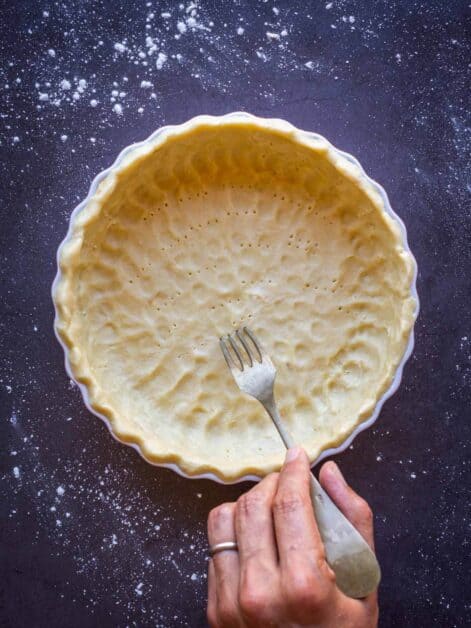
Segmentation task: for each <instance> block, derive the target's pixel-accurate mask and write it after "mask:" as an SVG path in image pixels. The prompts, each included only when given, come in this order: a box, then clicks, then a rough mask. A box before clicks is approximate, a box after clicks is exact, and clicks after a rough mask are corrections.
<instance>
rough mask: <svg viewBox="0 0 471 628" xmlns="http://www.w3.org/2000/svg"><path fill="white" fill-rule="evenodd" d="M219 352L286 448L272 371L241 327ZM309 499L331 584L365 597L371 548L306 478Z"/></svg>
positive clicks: (371, 586) (374, 573)
mask: <svg viewBox="0 0 471 628" xmlns="http://www.w3.org/2000/svg"><path fill="white" fill-rule="evenodd" d="M219 342H220V346H221V350H222V353H223V355H224V357H225V359H226V362H227V365H228V367H229V369H230V370H231V373H232V375H233V376H234V379H235V381H236V383H237V385H238V386H239V388H240V390H242V392H244V393H247V394H248V395H251V396H252V397H255V399H258V401H260V403H261V404H262V405H263V407H264V408H265V410H266V411H267V412H268V414H269V415H270V418H271V419H272V421H273V423H274V424H275V427H276V429H277V430H278V433H279V434H280V436H281V440H282V441H283V443H284V444H285V446H286V448H287V449H288V448H290V447H294V446H295V442H294V440H293V437H292V436H291V434H290V433H289V431H288V430H287V429H286V427H285V426H284V425H283V423H282V421H281V417H280V415H279V412H278V409H277V406H276V402H275V395H274V391H273V388H274V383H275V377H276V368H275V366H274V365H273V363H272V361H271V360H270V358H269V356H268V355H267V353H266V352H265V351H264V350H263V349H262V346H261V344H260V342H259V341H258V340H257V339H256V338H255V336H254V334H253V333H252V332H251V331H250V329H248V328H247V327H243V328H242V330H240V329H238V330H236V332H235V336H232V335H231V334H228V335H227V336H223V337H221V338H220V340H219ZM311 498H312V503H313V507H314V513H315V516H316V520H317V524H318V527H319V532H320V534H321V538H322V541H323V543H324V547H325V553H326V559H327V562H328V563H329V565H330V567H331V568H332V570H333V571H334V573H335V575H336V582H337V586H338V587H339V588H340V589H341V591H343V592H344V593H345V594H346V595H348V596H349V597H352V598H362V597H366V596H367V595H368V594H369V593H371V592H372V591H374V590H375V589H376V587H377V586H378V584H379V581H380V578H381V572H380V568H379V565H378V561H377V560H376V556H375V554H374V552H373V550H372V549H371V548H370V546H369V545H368V543H367V542H366V541H365V539H364V538H363V537H362V536H361V534H360V533H359V532H358V530H357V529H356V528H354V527H353V525H352V524H351V523H350V521H348V519H347V518H346V517H345V516H344V515H343V514H342V513H341V512H340V510H339V509H338V508H337V506H336V505H335V504H334V502H333V501H332V500H331V499H330V497H329V495H328V494H327V493H326V492H325V491H324V489H323V488H322V486H321V485H320V484H319V482H318V481H317V479H316V478H315V476H314V474H311Z"/></svg>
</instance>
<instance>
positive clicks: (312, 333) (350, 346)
mask: <svg viewBox="0 0 471 628" xmlns="http://www.w3.org/2000/svg"><path fill="white" fill-rule="evenodd" d="M59 267H60V273H59V277H58V280H57V281H56V284H55V287H54V302H55V306H56V312H57V316H56V331H57V332H58V334H59V336H60V338H61V340H62V342H63V343H64V345H65V347H66V353H67V357H68V361H69V365H70V369H71V371H72V373H73V376H74V378H75V379H76V380H77V381H78V382H80V383H81V384H83V385H84V386H85V387H86V390H87V394H88V401H89V404H90V406H91V408H92V409H93V411H95V412H96V413H98V414H99V415H101V416H103V417H105V418H106V419H107V420H108V421H109V423H110V424H111V429H112V431H113V432H114V434H115V435H116V436H117V437H118V438H119V440H121V441H124V442H127V443H134V444H137V445H138V446H139V448H140V450H141V452H142V454H143V455H144V457H145V458H146V459H147V460H148V461H150V462H153V463H176V464H177V465H178V467H179V468H180V469H182V470H183V471H184V472H185V473H186V474H188V475H197V474H201V473H208V472H209V473H214V474H215V475H216V476H217V477H219V478H220V479H222V480H224V481H231V480H235V479H237V478H240V477H241V476H244V475H247V474H255V475H259V476H260V475H263V474H266V473H267V472H269V471H271V470H273V469H276V468H278V467H279V466H280V464H281V462H282V459H283V446H282V443H281V441H280V439H279V436H278V434H277V432H276V430H275V429H274V428H273V426H272V424H271V422H270V419H269V418H268V416H267V415H266V413H265V411H264V410H263V408H262V406H261V405H260V404H259V403H258V402H257V401H255V400H253V399H251V398H249V397H247V396H245V395H243V394H242V393H240V391H239V390H238V388H237V387H236V385H235V384H234V381H233V379H232V377H231V375H230V373H229V371H228V369H227V367H226V364H225V362H224V359H223V356H222V355H221V353H220V349H219V345H218V337H219V336H220V335H221V334H223V333H226V332H230V331H231V330H234V329H235V328H237V327H239V326H240V325H244V324H249V325H250V327H251V328H252V330H253V331H254V332H255V334H256V335H257V336H259V337H260V339H261V340H262V342H263V343H264V345H265V347H266V348H267V350H268V351H269V353H270V354H271V356H272V359H273V361H274V362H275V364H276V366H277V368H278V376H277V384H276V395H277V399H278V402H279V406H280V411H281V415H282V417H283V418H284V421H285V422H286V424H287V425H288V427H289V429H290V430H291V432H292V433H293V435H294V438H295V439H296V441H297V442H299V443H302V445H303V446H304V447H305V448H306V450H307V451H308V453H309V456H310V458H311V460H315V459H316V458H317V457H318V456H319V455H320V454H321V452H322V451H323V450H325V449H327V448H331V447H334V446H336V445H339V444H340V443H341V442H343V441H344V440H345V439H346V438H348V436H349V435H350V434H351V433H352V432H353V431H354V430H355V428H356V427H357V426H358V425H359V424H360V423H361V422H363V421H365V419H366V418H367V417H368V416H370V415H371V414H372V412H373V410H374V409H375V406H376V404H377V402H378V400H380V398H381V397H382V395H383V394H384V393H385V392H386V390H387V389H388V387H390V385H391V382H392V380H393V378H394V375H395V372H396V369H397V367H398V365H399V364H400V362H401V359H402V357H403V354H404V352H405V349H406V346H407V342H408V339H409V335H410V333H411V328H412V326H413V322H414V317H415V313H416V306H417V303H416V300H415V298H414V296H413V292H412V284H413V277H414V269H415V265H414V260H413V258H412V256H411V254H410V253H409V251H408V249H407V248H406V246H405V242H404V238H403V235H402V233H401V230H400V228H399V225H398V222H397V221H396V220H395V219H394V217H393V216H392V215H390V214H389V213H388V212H387V210H386V208H385V201H384V197H383V196H382V195H381V194H380V192H379V191H378V186H375V185H374V184H373V182H371V180H369V179H368V178H367V177H366V175H365V174H364V173H363V171H362V170H361V168H360V167H359V165H358V164H357V163H356V162H354V161H353V160H351V159H349V158H348V156H345V155H344V154H342V153H340V152H339V151H337V150H336V149H334V148H333V147H332V146H331V145H330V144H329V143H328V142H326V141H325V140H324V139H323V138H321V137H320V136H317V135H314V134H310V133H306V132H302V131H299V130H297V129H295V128H294V127H292V126H291V125H289V124H287V123H285V122H282V121H275V120H263V119H260V118H254V117H252V116H248V115H246V116H223V117H221V118H212V117H209V116H201V117H198V118H195V119H194V120H192V121H190V122H189V123H186V124H184V125H181V126H178V127H167V128H164V129H163V130H161V131H160V132H159V133H157V134H155V135H154V136H153V137H152V138H151V139H150V140H149V141H147V142H144V143H142V144H140V145H136V146H135V147H133V148H132V149H131V150H130V151H128V152H127V153H126V155H125V156H124V157H121V158H120V159H118V162H117V163H116V164H115V166H114V167H113V168H111V169H110V171H109V173H108V174H107V176H106V177H105V178H104V179H103V180H102V181H101V183H100V185H99V186H98V188H97V189H96V191H95V193H93V194H92V196H91V197H90V198H89V199H88V200H87V202H86V204H85V205H84V207H83V208H81V209H80V211H78V212H77V213H75V215H74V216H73V219H72V221H71V227H70V230H69V234H68V236H67V238H66V240H65V241H64V243H63V245H62V247H61V249H60V254H59Z"/></svg>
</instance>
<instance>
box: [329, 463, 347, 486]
mask: <svg viewBox="0 0 471 628" xmlns="http://www.w3.org/2000/svg"><path fill="white" fill-rule="evenodd" d="M329 465H330V467H331V469H332V471H333V472H334V474H335V475H336V476H337V477H338V479H339V480H340V481H341V482H343V483H344V484H346V481H345V478H344V477H343V473H342V472H341V471H340V469H339V467H338V465H337V464H336V463H335V462H334V461H333V460H330V462H329Z"/></svg>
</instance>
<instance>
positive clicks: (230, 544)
mask: <svg viewBox="0 0 471 628" xmlns="http://www.w3.org/2000/svg"><path fill="white" fill-rule="evenodd" d="M238 549H239V548H238V547H237V543H236V542H235V541H224V543H216V544H215V545H211V547H210V548H209V555H210V556H211V558H212V557H213V556H215V555H216V554H219V552H227V551H232V552H237V551H238Z"/></svg>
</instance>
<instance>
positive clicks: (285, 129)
mask: <svg viewBox="0 0 471 628" xmlns="http://www.w3.org/2000/svg"><path fill="white" fill-rule="evenodd" d="M247 124H249V125H251V126H252V125H253V127H254V128H258V129H262V130H263V129H266V130H268V131H276V132H279V133H282V134H285V135H286V136H289V138H290V139H291V140H292V141H294V142H296V143H299V144H302V145H303V146H307V147H309V148H310V149H312V150H314V151H319V152H322V154H323V157H324V158H326V159H327V160H328V161H329V162H330V163H331V164H333V165H334V166H335V168H336V169H337V170H338V171H339V172H341V174H342V175H343V176H344V177H347V178H348V179H350V180H351V181H353V182H354V183H355V185H358V186H359V187H361V188H362V189H363V191H364V192H365V193H366V194H367V195H368V197H369V199H370V201H372V202H373V203H374V205H375V208H376V209H377V210H378V211H379V212H380V213H382V214H383V219H384V220H385V221H386V222H388V223H389V226H390V228H391V232H392V233H393V234H394V237H395V240H396V242H395V245H396V247H397V249H398V251H400V255H401V256H403V259H404V260H405V261H406V262H407V268H408V273H409V279H410V296H411V298H412V300H413V303H414V304H415V307H414V308H413V311H410V312H409V315H408V316H405V318H404V320H402V321H401V323H402V325H401V332H402V340H403V346H404V351H403V354H402V358H401V359H400V361H398V362H397V363H391V364H390V367H389V369H388V372H386V373H385V375H384V378H383V385H382V386H381V387H380V389H379V391H378V394H376V395H375V396H374V398H371V399H369V400H368V401H367V402H365V404H364V405H363V406H362V411H361V413H360V414H359V415H358V420H357V424H356V427H355V429H354V430H353V431H350V433H349V434H340V435H339V436H338V438H336V439H334V440H333V441H332V442H331V443H329V445H328V446H327V447H326V448H325V449H324V450H323V451H322V453H321V454H320V455H319V456H318V457H317V459H316V460H313V461H312V462H313V463H315V462H318V461H320V460H321V459H322V458H325V457H326V456H329V455H332V454H335V453H338V452H340V451H342V450H343V449H345V448H346V447H348V445H349V444H350V443H351V442H352V440H353V439H354V438H355V436H356V435H357V434H358V433H359V432H360V431H362V430H363V429H365V428H366V427H369V426H370V425H371V424H372V423H373V422H374V421H375V420H376V418H377V417H378V415H379V412H380V410H381V407H382V404H383V403H384V401H385V400H386V399H387V398H388V397H390V396H391V395H392V394H393V393H394V392H395V390H396V389H397V388H398V386H399V383H400V380H401V376H402V369H403V367H404V364H405V362H406V361H407V359H408V357H409V356H410V354H411V352H412V349H413V343H414V338H413V324H414V321H415V319H416V317H417V314H418V297H417V292H416V276H417V267H416V263H415V260H414V257H413V255H412V253H411V252H410V249H409V247H408V244H407V236H406V231H405V227H404V225H403V223H402V221H401V220H400V219H399V218H398V216H397V215H396V214H395V213H394V212H393V210H392V209H391V207H390V204H389V201H388V198H387V195H386V193H385V192H384V190H383V188H382V187H381V186H379V185H378V184H377V183H376V182H374V181H372V180H371V179H370V178H369V177H367V175H366V174H365V172H364V171H363V169H362V168H361V166H360V164H359V163H358V162H357V161H356V160H355V159H354V158H353V157H352V156H350V155H348V154H347V153H344V152H342V151H339V150H338V149H336V148H335V147H333V146H332V145H331V144H330V143H329V142H328V141H327V140H326V139H325V138H323V137H322V136H320V135H318V134H314V133H310V132H307V131H302V130H299V129H297V128H295V127H294V126H292V125H291V124H289V123H288V122H285V121H283V120H278V119H263V118H258V117H255V116H252V115H250V114H246V113H239V112H236V113H232V114H228V115H225V116H220V117H215V116H197V117H195V118H193V119H191V120H189V121H188V122H186V123H184V124H181V125H175V126H167V127H162V128H161V129H159V130H157V131H156V132H155V133H153V134H152V135H151V136H150V137H149V138H148V139H147V140H145V141H143V142H141V143H137V144H133V145H131V146H129V147H128V148H126V149H125V150H123V151H122V152H121V154H120V155H119V157H118V158H117V160H116V161H115V163H114V164H113V166H111V168H109V169H108V170H105V171H104V172H102V173H101V174H99V175H98V176H97V177H96V178H95V180H94V181H93V183H92V185H91V187H90V191H89V194H88V196H87V198H86V199H85V200H84V201H83V202H82V203H80V205H79V206H78V207H77V208H76V209H75V210H74V212H73V213H72V216H71V219H70V225H69V230H68V233H67V236H66V237H65V239H64V241H63V242H62V244H61V245H60V247H59V250H58V254H57V263H58V272H57V275H56V278H55V280H54V283H53V289H52V296H53V302H54V306H55V312H56V316H55V322H54V328H55V332H56V335H57V337H58V339H59V341H60V343H61V345H62V346H63V348H64V352H65V359H66V370H67V372H68V373H69V375H70V377H71V378H72V379H74V380H75V381H76V382H77V384H78V385H79V387H80V390H81V392H82V395H83V398H84V401H85V404H86V405H87V407H88V408H89V410H90V411H91V412H93V413H94V414H96V415H97V416H99V417H100V418H102V419H103V420H104V421H105V423H106V424H107V426H108V428H109V429H110V431H111V433H112V435H113V436H114V437H115V438H116V439H117V440H119V441H120V442H122V443H126V444H128V445H131V446H133V447H135V448H136V449H137V451H139V453H140V454H141V455H142V456H143V457H144V458H145V459H146V460H147V461H148V462H150V463H151V464H156V465H158V466H165V467H169V468H172V469H173V470H175V471H177V472H179V473H180V474H182V475H184V476H185V477H192V478H201V477H204V478H209V479H213V480H216V481H222V482H225V483H230V482H236V481H242V480H246V479H257V478H258V477H260V476H261V475H264V474H265V473H268V472H269V471H271V470H273V469H272V467H269V466H266V467H263V465H259V466H258V467H257V468H256V469H254V468H247V467H240V468H235V467H234V466H233V467H232V468H221V467H219V466H218V467H216V466H214V465H211V464H201V462H197V463H195V461H193V460H191V459H189V458H188V457H186V456H185V455H182V454H181V453H178V452H171V451H167V452H159V453H156V452H155V451H153V450H152V449H150V448H149V447H148V445H147V443H146V440H145V438H143V435H142V434H141V433H139V431H136V430H135V429H133V426H132V425H131V423H130V422H129V421H128V420H127V419H126V417H123V416H121V415H119V414H118V413H117V412H116V410H115V408H113V406H112V405H111V404H110V403H107V402H105V401H104V394H103V391H102V389H101V388H100V386H99V384H98V382H97V381H96V378H94V376H93V374H92V372H91V370H90V369H89V366H88V361H87V357H86V356H84V355H83V354H82V352H81V350H80V347H78V346H76V344H75V343H74V340H73V337H72V335H71V333H70V323H71V317H72V312H71V308H70V302H71V297H70V295H71V290H72V280H71V278H72V276H73V273H74V269H75V267H76V264H77V261H78V259H79V256H80V251H81V247H82V244H83V234H84V228H85V227H86V225H87V224H88V223H89V222H90V221H93V220H94V219H95V217H96V216H97V215H98V214H99V212H100V211H101V209H102V207H103V205H104V203H105V202H106V199H107V198H108V196H109V194H110V193H111V192H112V190H113V189H114V187H115V185H116V182H117V175H118V174H119V173H121V172H124V171H125V170H126V169H128V168H129V167H130V166H131V165H132V164H134V163H135V162H136V161H137V160H140V159H142V158H143V157H145V156H146V155H149V154H150V153H151V152H153V151H154V150H155V149H156V147H158V146H161V145H163V144H164V143H165V142H166V141H167V140H168V139H169V138H173V137H179V136H181V137H183V136H185V135H186V134H188V133H191V132H194V131H195V130H197V129H198V128H199V127H201V128H205V127H208V126H211V127H218V126H224V125H243V126H247Z"/></svg>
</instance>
